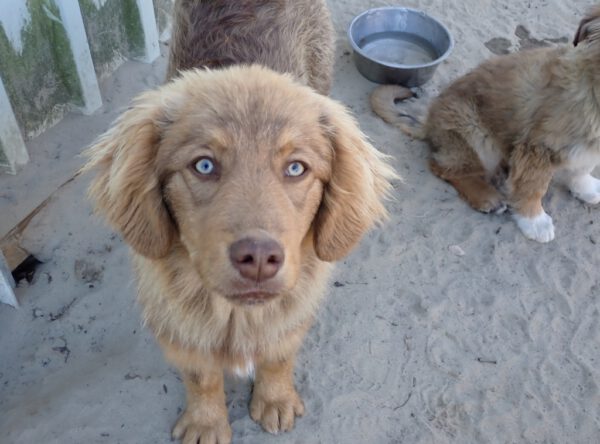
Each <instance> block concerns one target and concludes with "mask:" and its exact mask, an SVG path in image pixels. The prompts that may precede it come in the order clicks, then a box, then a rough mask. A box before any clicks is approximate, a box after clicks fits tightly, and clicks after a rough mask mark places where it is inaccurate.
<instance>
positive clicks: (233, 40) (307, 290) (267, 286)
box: [85, 0, 396, 443]
mask: <svg viewBox="0 0 600 444" xmlns="http://www.w3.org/2000/svg"><path fill="white" fill-rule="evenodd" d="M175 17H176V21H175V33H174V37H173V42H172V47H171V57H170V65H169V76H171V77H174V79H173V80H171V81H170V82H169V83H167V84H165V85H164V86H162V87H160V88H158V89H156V90H154V91H150V92H147V93H145V94H143V95H141V96H140V97H138V98H137V99H136V100H135V102H134V103H133V105H132V107H131V108H130V109H129V110H128V111H126V112H125V113H124V114H123V115H122V116H121V117H120V118H119V119H118V120H117V122H116V123H115V124H114V126H113V127H112V128H111V129H109V130H108V132H106V133H105V134H104V135H103V136H101V137H100V139H99V140H98V141H97V142H96V143H95V144H94V146H92V147H91V148H90V149H89V150H88V152H87V155H88V156H89V160H88V163H87V165H86V167H85V169H86V170H91V169H94V170H96V171H97V175H96V176H95V179H94V180H93V182H92V185H91V187H90V196H91V198H92V200H93V201H94V202H95V205H96V208H97V210H98V212H99V213H101V214H102V215H104V216H105V217H106V219H107V220H108V222H109V223H110V224H111V225H112V226H113V227H114V228H115V229H116V230H118V231H120V232H121V233H122V235H123V237H124V239H125V241H126V242H127V243H128V244H129V245H130V246H131V249H132V255H133V262H134V265H135V271H136V275H137V279H138V301H139V303H140V304H141V307H142V310H143V316H144V321H145V324H146V325H147V326H148V327H149V328H150V329H151V330H152V331H153V332H154V334H155V335H156V337H157V339H158V341H159V344H160V345H161V347H162V349H163V350H164V353H165V355H166V357H167V358H168V360H169V361H170V362H172V363H173V364H174V365H175V366H177V368H178V369H179V370H180V371H181V373H182V376H183V380H184V383H185V386H186V389H187V408H186V410H185V412H184V413H183V415H182V416H181V418H180V419H179V421H178V422H177V424H176V426H175V427H174V429H173V436H174V437H175V438H179V439H183V442H184V443H196V442H198V441H199V442H202V443H205V442H207V443H208V442H210V443H215V442H218V443H227V442H230V440H231V428H230V426H229V422H228V418H227V409H226V406H225V394H224V390H223V370H228V371H231V372H234V373H240V374H249V373H251V372H252V371H253V369H255V371H256V378H255V382H254V389H253V394H252V400H251V403H250V415H251V416H252V418H253V419H254V420H255V421H257V422H258V423H260V424H261V425H262V426H263V428H264V429H265V430H266V431H268V432H271V433H278V432H280V431H288V430H290V429H291V428H292V427H293V425H294V421H295V417H296V416H300V415H302V414H303V413H304V404H303V402H302V400H301V398H300V396H299V395H298V393H297V392H296V389H295V388H294V381H293V368H294V358H295V355H296V352H297V350H298V348H299V347H300V344H301V342H302V339H303V337H304V335H305V334H306V332H307V330H308V329H309V327H310V326H311V323H312V321H313V318H314V316H315V312H316V310H317V307H318V305H319V302H320V300H321V299H322V297H323V295H324V292H325V285H326V281H327V276H328V274H329V271H330V262H333V261H335V260H337V259H339V258H341V257H343V256H344V255H346V254H348V252H349V251H350V250H351V249H352V247H353V246H354V245H356V244H357V242H358V241H359V240H360V238H361V236H362V235H363V234H364V233H365V232H366V231H367V230H368V229H369V228H370V227H371V226H372V225H373V224H374V223H375V222H377V221H380V220H382V219H383V218H385V216H386V210H385V208H384V206H383V200H384V198H385V197H386V195H387V194H388V193H389V191H390V189H391V188H390V187H391V185H390V180H392V179H394V178H395V177H396V175H395V173H394V170H393V169H392V168H391V167H390V166H389V165H388V163H387V161H386V159H385V157H384V156H383V155H382V154H381V153H379V152H378V151H377V150H376V149H375V148H373V146H371V145H370V144H369V143H368V142H367V140H366V138H365V137H364V135H363V134H362V133H361V132H360V130H359V129H358V126H357V124H356V122H355V121H354V120H353V118H352V117H351V116H350V115H349V114H348V112H347V111H346V109H345V108H344V107H343V106H341V105H340V104H338V103H336V102H335V101H333V100H331V99H329V98H327V97H325V96H324V95H321V94H319V93H317V92H316V91H319V92H321V93H326V92H327V91H328V89H329V84H330V82H331V63H332V61H331V54H332V40H333V37H332V31H331V29H332V28H331V24H330V21H329V16H328V11H327V9H326V7H325V2H324V1H320V0H319V1H314V0H310V1H309V0H298V1H285V0H273V1H268V0H263V1H253V2H247V1H244V2H234V1H211V2H206V1H180V2H178V3H177V4H176V13H175ZM246 62H248V63H250V62H252V63H254V62H256V63H258V64H260V65H263V66H259V65H253V66H246V65H243V64H244V63H246ZM228 65H234V66H228ZM197 66H210V67H212V68H215V69H211V70H197V69H192V68H194V67H197ZM182 68H189V70H188V71H183V72H181V73H179V74H178V71H179V70H180V69H182ZM276 71H279V72H276ZM281 72H285V73H289V74H282V73H281ZM315 90H316V91H315Z"/></svg>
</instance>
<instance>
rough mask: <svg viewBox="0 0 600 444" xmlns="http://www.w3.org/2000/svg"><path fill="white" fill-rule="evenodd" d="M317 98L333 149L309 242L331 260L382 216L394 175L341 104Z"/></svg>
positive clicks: (347, 248)
mask: <svg viewBox="0 0 600 444" xmlns="http://www.w3.org/2000/svg"><path fill="white" fill-rule="evenodd" d="M323 102H324V104H323V111H322V116H321V125H322V127H323V131H324V133H325V135H326V136H327V138H328V139H329V140H330V143H331V149H332V150H333V153H332V165H331V179H330V181H329V183H327V184H325V189H324V192H323V198H322V201H321V206H320V208H319V210H318V213H317V215H316V217H315V222H314V246H315V251H316V252H317V256H318V257H319V258H320V259H321V260H324V261H335V260H338V259H340V258H342V257H343V256H345V255H346V254H348V253H349V252H350V250H351V249H352V247H354V245H356V244H357V243H358V241H359V240H360V238H361V237H362V235H363V234H364V233H365V232H366V231H367V230H368V229H369V228H371V226H372V225H373V224H374V223H376V222H379V221H382V220H383V219H385V218H386V217H387V211H386V209H385V207H384V205H383V201H384V199H385V198H386V197H388V195H389V193H390V190H391V187H392V186H391V184H390V180H393V179H399V176H398V175H397V174H396V173H395V171H394V169H393V168H392V167H391V166H390V165H389V164H388V163H387V159H386V157H387V156H385V155H383V154H382V153H380V152H379V151H377V150H376V149H375V148H374V147H373V146H372V145H371V144H370V143H369V142H367V140H366V137H365V136H364V135H363V134H362V132H361V131H360V129H359V128H358V125H357V123H356V121H355V120H354V119H353V118H352V117H351V116H350V115H349V113H348V112H347V111H346V109H345V108H344V107H343V106H341V105H340V104H338V103H336V102H334V101H333V100H331V99H327V98H323Z"/></svg>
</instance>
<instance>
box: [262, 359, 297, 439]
mask: <svg viewBox="0 0 600 444" xmlns="http://www.w3.org/2000/svg"><path fill="white" fill-rule="evenodd" d="M302 415H304V404H303V403H302V399H300V395H298V393H297V392H296V389H295V388H294V359H293V358H289V359H286V360H283V361H277V362H266V361H263V362H261V363H259V364H258V366H257V369H256V380H255V382H254V390H253V393H252V401H251V402H250V416H251V417H252V419H254V420H255V421H256V422H258V423H259V424H260V425H262V427H263V428H264V429H265V430H266V431H267V432H269V433H278V432H279V431H282V432H287V431H289V430H291V429H292V428H293V427H294V419H295V417H296V416H302Z"/></svg>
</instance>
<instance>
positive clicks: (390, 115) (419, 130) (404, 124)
mask: <svg viewBox="0 0 600 444" xmlns="http://www.w3.org/2000/svg"><path fill="white" fill-rule="evenodd" d="M411 97H414V94H413V92H412V91H411V90H410V89H408V88H405V87H403V86H400V85H382V86H378V87H377V88H375V89H374V90H373V92H372V93H371V99H370V101H371V108H373V111H374V112H375V114H377V115H378V116H379V117H381V118H382V119H383V120H385V121H386V122H387V123H391V124H392V125H395V126H397V127H398V128H400V129H401V130H402V131H403V132H405V133H406V134H408V135H409V136H410V137H413V138H415V139H420V140H423V139H425V138H426V137H427V135H426V134H425V127H424V125H423V118H422V116H418V115H417V116H413V115H412V114H409V113H408V112H404V111H403V110H402V109H401V108H399V107H397V106H396V105H397V104H398V103H399V102H402V101H403V100H405V99H410V98H411Z"/></svg>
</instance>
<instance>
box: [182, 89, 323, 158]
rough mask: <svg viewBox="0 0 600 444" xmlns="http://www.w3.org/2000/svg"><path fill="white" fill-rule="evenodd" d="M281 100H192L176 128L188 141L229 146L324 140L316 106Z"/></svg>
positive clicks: (258, 97)
mask: <svg viewBox="0 0 600 444" xmlns="http://www.w3.org/2000/svg"><path fill="white" fill-rule="evenodd" d="M281 99H282V98H281V97H279V98H276V97H264V96H260V94H258V95H256V96H252V97H250V96H246V97H243V98H239V97H238V98H237V99H236V100H235V101H231V102H228V103H227V104H224V103H222V102H221V101H219V100H215V101H210V102H204V103H202V102H200V101H195V102H194V101H191V103H190V104H189V105H188V106H187V107H186V110H185V111H184V112H183V113H182V115H181V117H180V119H178V121H176V122H174V125H173V126H174V127H175V126H176V127H177V132H178V133H179V134H180V135H183V134H185V135H186V139H188V140H195V141H197V142H200V141H202V140H204V141H208V140H216V141H218V142H219V143H220V144H221V145H225V146H227V145H232V144H237V143H241V142H244V143H246V142H251V141H256V142H259V143H261V144H262V143H270V144H280V145H283V144H286V143H289V142H293V141H297V140H300V141H301V140H305V139H319V138H321V137H322V135H323V126H322V122H321V114H320V112H319V110H318V108H317V106H316V104H310V105H309V104H308V103H306V102H307V101H306V100H305V101H304V102H302V100H298V99H295V100H281ZM207 139H208V140H207Z"/></svg>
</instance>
